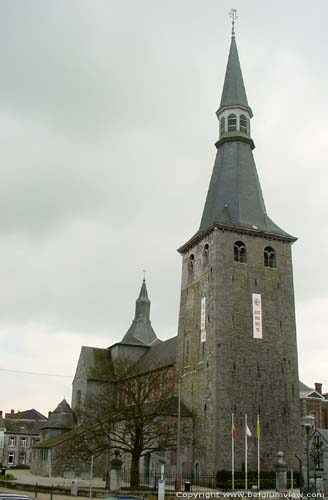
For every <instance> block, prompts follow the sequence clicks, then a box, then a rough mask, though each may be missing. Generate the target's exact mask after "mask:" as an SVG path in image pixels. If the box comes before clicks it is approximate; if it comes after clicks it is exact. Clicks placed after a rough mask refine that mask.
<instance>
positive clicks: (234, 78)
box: [217, 32, 252, 116]
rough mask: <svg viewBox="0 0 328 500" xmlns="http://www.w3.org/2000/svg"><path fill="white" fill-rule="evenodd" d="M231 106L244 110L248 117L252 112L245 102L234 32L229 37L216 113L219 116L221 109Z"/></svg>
mask: <svg viewBox="0 0 328 500" xmlns="http://www.w3.org/2000/svg"><path fill="white" fill-rule="evenodd" d="M231 106H239V107H242V108H246V109H247V110H248V112H249V114H250V116H252V110H251V108H250V107H249V105H248V101H247V95H246V90H245V85H244V80H243V75H242V72H241V67H240V62H239V56H238V50H237V44H236V39H235V35H234V32H233V34H232V37H231V44H230V51H229V57H228V63H227V69H226V73H225V78H224V84H223V91H222V96H221V103H220V107H219V109H218V112H217V113H218V114H219V113H220V112H221V111H222V110H223V109H225V108H227V107H231Z"/></svg>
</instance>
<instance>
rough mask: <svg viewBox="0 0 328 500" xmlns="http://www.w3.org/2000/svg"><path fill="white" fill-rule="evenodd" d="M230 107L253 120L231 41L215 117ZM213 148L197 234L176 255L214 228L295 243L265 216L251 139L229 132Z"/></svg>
mask: <svg viewBox="0 0 328 500" xmlns="http://www.w3.org/2000/svg"><path fill="white" fill-rule="evenodd" d="M232 106H237V107H241V108H247V111H248V112H249V113H250V116H252V112H251V109H250V107H249V105H248V101H247V96H246V91H245V86H244V82H243V76H242V72H241V67H240V63H239V57H238V50H237V45H236V41H235V38H234V37H233V38H232V40H231V46H230V52H229V58H228V64H227V70H226V75H225V80H224V86H223V92H222V98H221V104H220V108H219V110H218V113H219V112H221V111H222V110H223V109H224V108H226V107H232ZM216 146H217V154H216V158H215V162H214V167H213V173H212V177H211V181H210V185H209V189H208V193H207V197H206V202H205V206H204V211H203V215H202V219H201V223H200V227H199V230H198V231H197V233H196V234H195V235H194V236H193V237H192V238H191V239H190V240H189V241H188V242H187V243H186V244H184V245H182V246H181V247H180V248H179V252H181V253H184V252H185V251H186V250H187V249H188V248H189V247H191V246H192V245H193V244H195V243H196V242H197V241H199V240H200V239H201V238H202V237H203V236H204V235H205V234H207V233H208V232H210V231H211V230H212V229H213V228H214V227H215V226H217V227H222V228H225V229H228V230H232V231H240V232H251V233H252V234H254V233H257V234H260V235H261V234H264V235H269V236H272V237H278V238H279V239H286V240H289V241H295V240H296V238H295V237H294V236H291V235H290V234H288V233H286V232H285V231H284V230H283V229H281V228H280V227H279V226H278V225H277V224H275V223H274V222H273V221H272V220H271V219H270V217H269V216H268V215H267V212H266V208H265V203H264V198H263V195H262V190H261V185H260V181H259V178H258V175H257V171H256V166H255V161H254V157H253V152H252V149H253V148H254V143H253V141H252V139H251V138H250V137H248V136H247V134H245V133H242V132H240V131H230V132H226V133H225V134H223V136H222V137H221V138H220V140H219V141H218V142H217V144H216Z"/></svg>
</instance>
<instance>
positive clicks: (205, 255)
mask: <svg viewBox="0 0 328 500" xmlns="http://www.w3.org/2000/svg"><path fill="white" fill-rule="evenodd" d="M209 251H210V248H209V246H208V243H206V245H205V246H204V250H203V265H204V266H207V264H208V255H209Z"/></svg>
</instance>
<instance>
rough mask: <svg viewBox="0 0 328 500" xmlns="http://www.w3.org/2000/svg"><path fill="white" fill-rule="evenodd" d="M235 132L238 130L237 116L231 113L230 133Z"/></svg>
mask: <svg viewBox="0 0 328 500" xmlns="http://www.w3.org/2000/svg"><path fill="white" fill-rule="evenodd" d="M234 130H237V115H235V114H234V113H231V114H230V115H229V116H228V132H233V131H234Z"/></svg>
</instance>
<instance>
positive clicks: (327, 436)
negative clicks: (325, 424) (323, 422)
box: [315, 429, 328, 443]
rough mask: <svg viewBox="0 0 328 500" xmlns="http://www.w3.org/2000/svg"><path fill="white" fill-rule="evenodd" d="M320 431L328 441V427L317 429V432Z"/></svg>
mask: <svg viewBox="0 0 328 500" xmlns="http://www.w3.org/2000/svg"><path fill="white" fill-rule="evenodd" d="M316 433H319V434H321V436H322V437H323V439H324V440H325V441H326V442H327V443H328V429H316V430H315V434H316Z"/></svg>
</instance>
